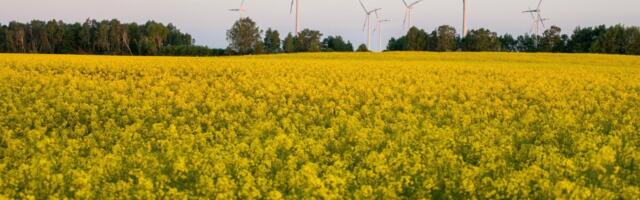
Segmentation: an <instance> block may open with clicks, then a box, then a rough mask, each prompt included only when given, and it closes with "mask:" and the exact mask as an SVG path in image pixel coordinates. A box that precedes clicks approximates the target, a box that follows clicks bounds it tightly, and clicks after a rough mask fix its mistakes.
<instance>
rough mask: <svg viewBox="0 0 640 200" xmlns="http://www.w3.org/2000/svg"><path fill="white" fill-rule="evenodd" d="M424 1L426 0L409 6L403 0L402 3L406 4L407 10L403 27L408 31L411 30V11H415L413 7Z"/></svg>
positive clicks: (419, 0)
mask: <svg viewBox="0 0 640 200" xmlns="http://www.w3.org/2000/svg"><path fill="white" fill-rule="evenodd" d="M422 1H424V0H418V1H416V2H413V3H411V4H408V3H407V1H406V0H402V3H404V6H405V7H406V8H407V9H406V11H405V12H404V22H402V25H403V26H404V27H405V28H406V29H409V28H411V11H412V10H413V7H414V6H415V5H416V4H418V3H420V2H422Z"/></svg>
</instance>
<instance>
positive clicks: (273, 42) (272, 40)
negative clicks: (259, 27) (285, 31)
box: [263, 28, 282, 53]
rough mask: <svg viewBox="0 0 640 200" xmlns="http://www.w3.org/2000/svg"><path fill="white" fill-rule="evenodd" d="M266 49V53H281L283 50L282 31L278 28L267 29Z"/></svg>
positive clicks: (265, 35) (265, 37)
mask: <svg viewBox="0 0 640 200" xmlns="http://www.w3.org/2000/svg"><path fill="white" fill-rule="evenodd" d="M263 43H264V50H265V52H266V53H279V52H281V51H282V48H280V47H281V46H282V44H281V43H282V42H281V40H280V33H279V32H278V31H277V30H271V28H269V29H267V31H266V32H265V33H264V42H263Z"/></svg>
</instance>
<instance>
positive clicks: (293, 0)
mask: <svg viewBox="0 0 640 200" xmlns="http://www.w3.org/2000/svg"><path fill="white" fill-rule="evenodd" d="M294 4H295V6H296V35H298V33H300V0H291V8H289V13H290V14H291V13H293V5H294Z"/></svg>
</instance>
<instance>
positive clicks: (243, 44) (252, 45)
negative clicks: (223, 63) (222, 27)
mask: <svg viewBox="0 0 640 200" xmlns="http://www.w3.org/2000/svg"><path fill="white" fill-rule="evenodd" d="M260 34H261V31H260V28H259V27H258V26H257V25H256V23H255V22H254V21H253V20H251V18H248V17H245V18H241V19H239V20H238V21H236V22H235V23H234V24H233V26H232V27H231V29H229V30H227V41H228V42H229V49H231V50H233V51H234V52H236V53H238V54H240V55H245V54H255V53H261V52H259V51H257V50H263V49H257V48H256V47H259V46H260V45H261V44H260V43H261V40H262V38H261V36H260Z"/></svg>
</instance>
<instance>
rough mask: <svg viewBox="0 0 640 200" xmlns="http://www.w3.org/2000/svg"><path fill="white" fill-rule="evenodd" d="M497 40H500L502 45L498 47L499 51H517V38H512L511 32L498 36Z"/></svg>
mask: <svg viewBox="0 0 640 200" xmlns="http://www.w3.org/2000/svg"><path fill="white" fill-rule="evenodd" d="M498 40H500V44H501V45H502V46H501V47H500V50H501V51H508V52H514V51H519V49H518V40H516V39H515V38H513V36H512V35H511V34H504V35H502V36H500V38H498Z"/></svg>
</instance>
